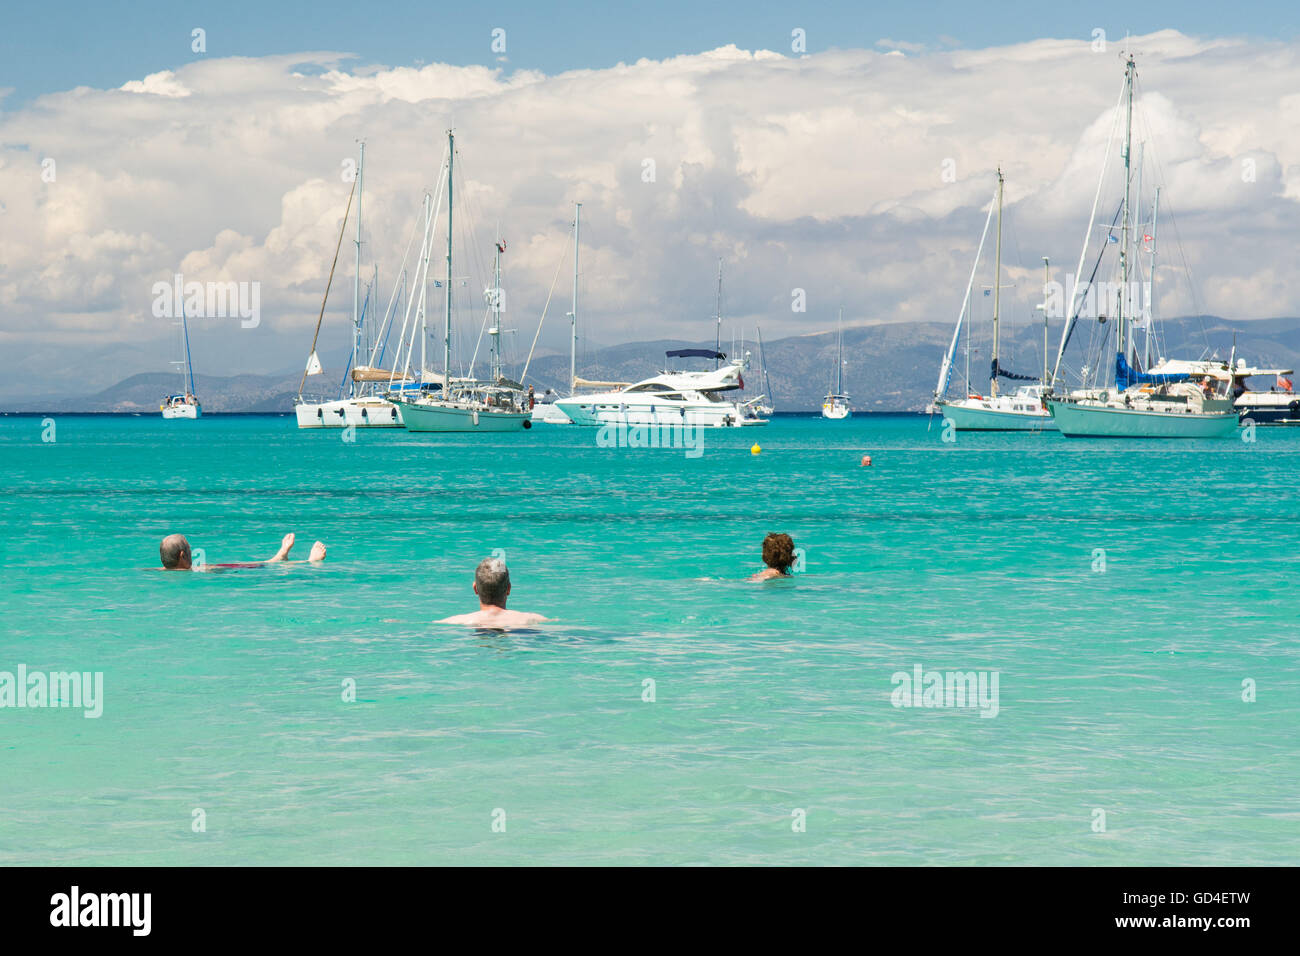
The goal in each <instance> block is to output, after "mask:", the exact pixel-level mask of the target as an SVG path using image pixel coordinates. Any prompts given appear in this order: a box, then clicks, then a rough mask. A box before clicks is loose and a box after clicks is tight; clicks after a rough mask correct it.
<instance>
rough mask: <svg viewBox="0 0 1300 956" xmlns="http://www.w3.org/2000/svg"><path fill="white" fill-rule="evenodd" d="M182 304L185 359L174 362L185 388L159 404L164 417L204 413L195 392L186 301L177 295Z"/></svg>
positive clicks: (196, 416)
mask: <svg viewBox="0 0 1300 956" xmlns="http://www.w3.org/2000/svg"><path fill="white" fill-rule="evenodd" d="M176 299H177V301H178V302H180V306H181V322H180V325H181V338H182V339H183V340H184V342H185V361H184V362H173V363H172V364H173V365H179V366H180V367H181V381H182V382H183V383H184V385H183V387H184V389H185V391H184V392H182V393H181V394H179V395H168V396H167V397H166V398H164V399H163V400H162V404H161V405H159V406H158V410H159V411H161V412H162V417H163V418H200V417H202V415H203V406H202V405H201V404H200V403H199V399H198V396H197V395H195V394H194V363H193V362H192V361H190V327H189V323H187V322H186V321H185V302H184V300H183V299H182V298H181V297H180V296H177V297H176Z"/></svg>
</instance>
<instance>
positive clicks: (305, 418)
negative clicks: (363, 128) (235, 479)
mask: <svg viewBox="0 0 1300 956" xmlns="http://www.w3.org/2000/svg"><path fill="white" fill-rule="evenodd" d="M365 169H366V144H365V143H364V142H362V143H361V144H360V158H359V160H358V163H357V178H356V179H355V180H353V191H354V192H355V193H356V200H357V227H356V228H357V232H356V239H355V240H354V241H355V244H356V265H355V270H354V276H353V286H352V355H351V358H350V359H349V361H348V376H347V386H348V390H347V395H346V396H340V397H339V398H338V399H335V400H332V401H331V400H326V401H316V402H312V401H308V400H306V399H305V398H303V389H304V387H305V386H306V384H307V378H308V376H312V375H320V374H322V373H323V372H324V369H323V368H322V366H321V362H320V356H319V355H318V354H317V352H316V344H317V341H318V340H319V338H320V327H321V321H322V320H323V319H324V318H325V302H326V301H328V299H329V289H330V285H331V284H332V283H333V281H334V268H335V266H337V265H338V259H339V250H340V249H341V248H342V245H343V234H344V232H345V231H346V230H347V222H348V212H350V211H351V208H352V194H351V193H349V195H348V210H347V211H345V212H344V214H343V226H342V227H341V228H340V230H339V241H338V244H337V245H336V247H335V249H334V264H333V265H332V266H330V278H329V281H328V282H327V283H326V285H325V298H324V299H323V300H322V301H321V310H320V316H319V317H318V318H317V320H316V333H315V335H313V336H312V342H311V354H310V355H309V356H308V358H307V368H306V369H305V370H304V371H303V373H302V381H301V382H300V383H299V385H298V398H297V401H296V402H295V403H294V409H293V410H294V416H295V418H296V419H297V422H298V427H299V428H346V427H348V426H353V427H356V428H400V427H401V426H402V416H401V413H400V412H399V411H398V410H397V406H396V405H394V404H393V403H392V402H390V401H388V400H387V399H386V398H384V397H383V395H382V394H379V393H378V392H377V389H378V388H379V383H381V382H388V381H389V379H390V375H389V373H388V372H387V371H385V370H384V369H381V368H374V367H372V366H371V365H370V364H364V365H362V364H358V360H359V358H360V356H361V325H362V311H361V199H362V193H363V191H364V189H365ZM371 291H372V294H373V291H374V289H373V286H372V289H371ZM390 307H391V302H390ZM385 321H387V316H385ZM381 338H382V336H381ZM378 349H379V344H378V342H377V343H376V345H375V349H374V350H372V352H373V351H376V350H378ZM372 360H373V354H372Z"/></svg>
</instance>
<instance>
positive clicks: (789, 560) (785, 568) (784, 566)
mask: <svg viewBox="0 0 1300 956" xmlns="http://www.w3.org/2000/svg"><path fill="white" fill-rule="evenodd" d="M763 563H764V564H766V565H767V566H768V567H769V568H775V569H776V570H778V571H780V572H781V573H782V574H789V573H790V565H792V564H794V539H793V538H791V537H790V536H789V535H788V534H782V533H779V532H778V533H773V534H769V535H768V536H767V537H766V538H764V539H763Z"/></svg>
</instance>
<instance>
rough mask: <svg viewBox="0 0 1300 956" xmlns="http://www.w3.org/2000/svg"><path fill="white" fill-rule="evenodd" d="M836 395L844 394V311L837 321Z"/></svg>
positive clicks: (841, 311)
mask: <svg viewBox="0 0 1300 956" xmlns="http://www.w3.org/2000/svg"><path fill="white" fill-rule="evenodd" d="M835 394H836V395H843V394H844V310H843V309H840V314H839V317H838V318H837V319H836V320H835Z"/></svg>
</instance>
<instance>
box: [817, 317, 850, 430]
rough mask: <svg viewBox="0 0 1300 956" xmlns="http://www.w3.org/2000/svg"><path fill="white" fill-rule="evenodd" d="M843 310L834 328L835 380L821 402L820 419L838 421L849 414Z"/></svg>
mask: <svg viewBox="0 0 1300 956" xmlns="http://www.w3.org/2000/svg"><path fill="white" fill-rule="evenodd" d="M843 324H844V310H843V309H841V310H840V318H839V321H838V322H837V323H836V327H835V379H834V382H833V383H832V387H831V390H830V391H829V392H828V393H827V394H826V398H825V399H824V400H823V401H822V418H829V419H832V420H834V421H839V420H840V419H842V418H848V417H849V415H850V414H851V412H850V410H849V397H848V396H847V395H845V394H844V330H843Z"/></svg>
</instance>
